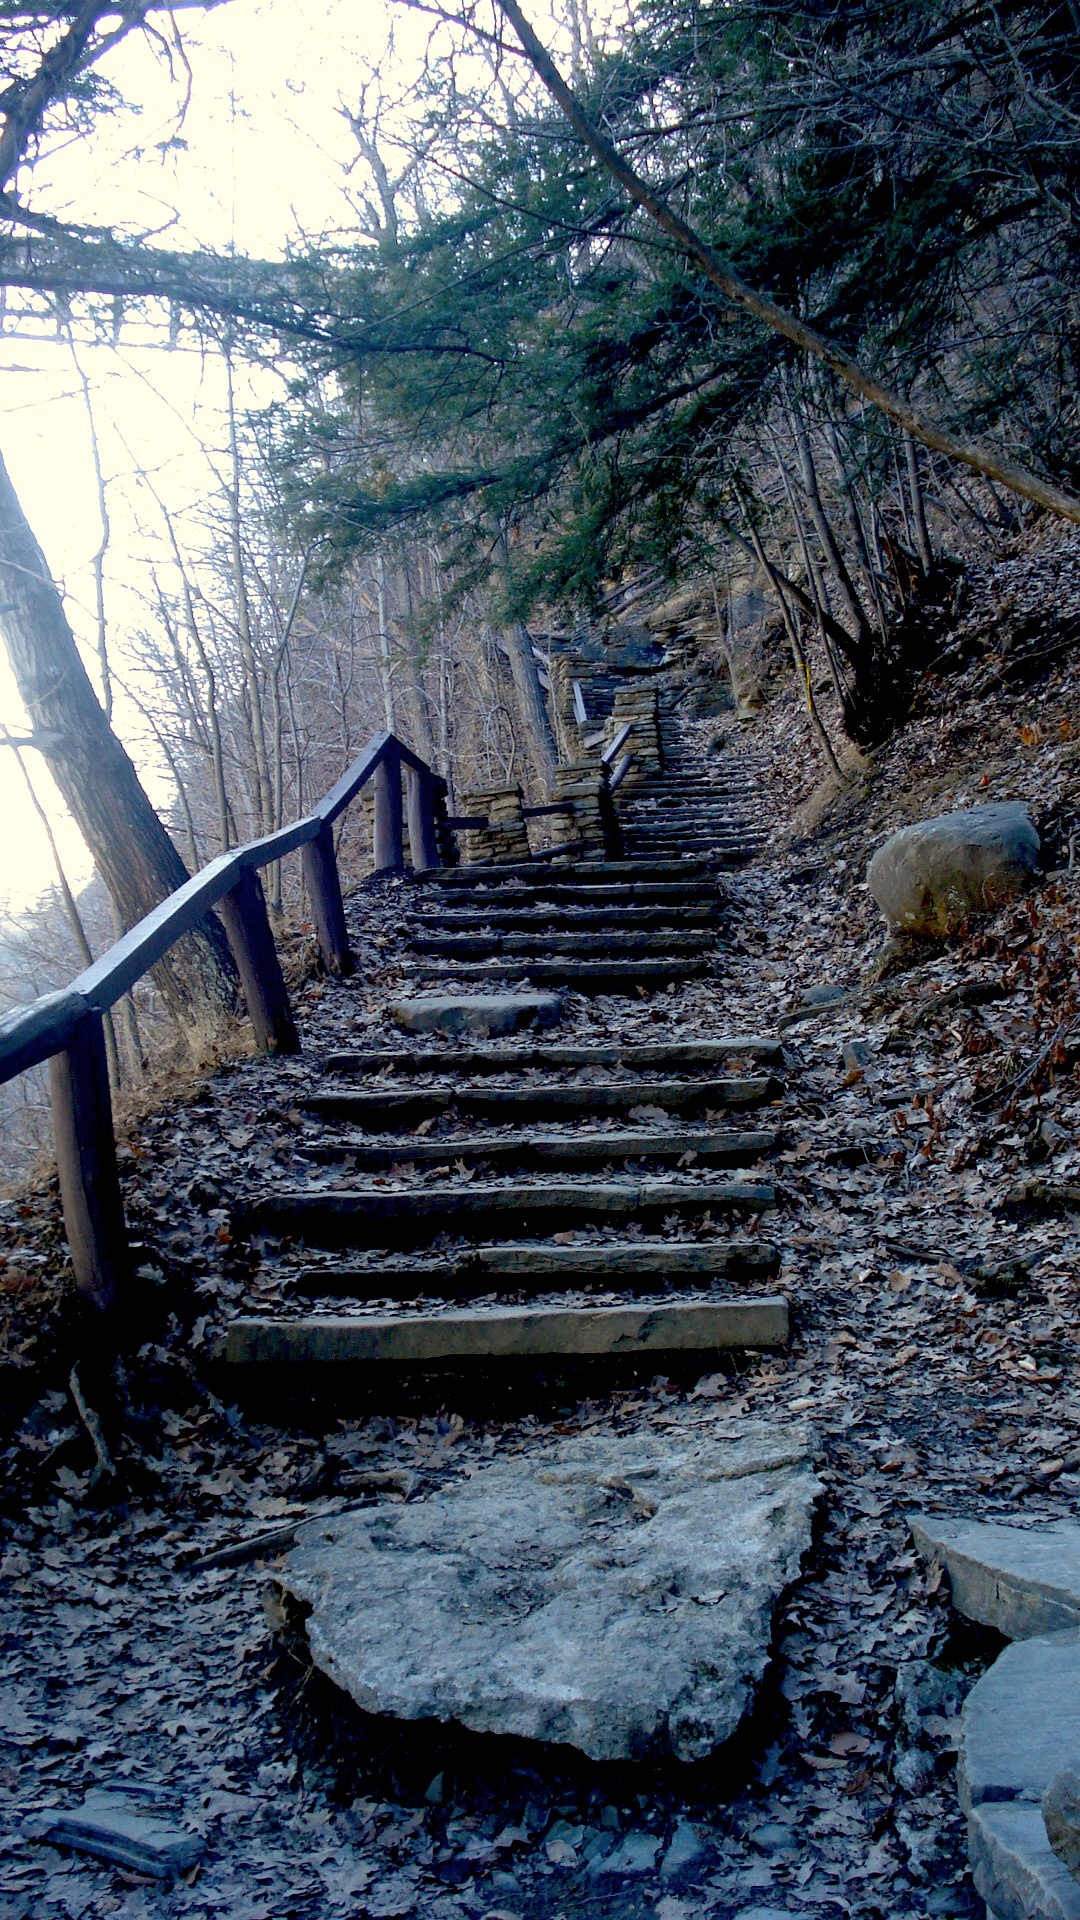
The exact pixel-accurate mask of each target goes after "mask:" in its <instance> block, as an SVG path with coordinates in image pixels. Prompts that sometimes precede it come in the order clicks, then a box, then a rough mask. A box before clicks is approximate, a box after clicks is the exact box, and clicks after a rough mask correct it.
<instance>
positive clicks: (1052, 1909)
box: [968, 1801, 1080, 1920]
mask: <svg viewBox="0 0 1080 1920" xmlns="http://www.w3.org/2000/svg"><path fill="white" fill-rule="evenodd" d="M968 1853H969V1855H970V1857H971V1874H972V1878H973V1880H974V1882H975V1885H976V1887H977V1888H978V1891H979V1893H980V1894H981V1895H982V1897H983V1899H984V1900H985V1901H986V1905H987V1909H988V1911H989V1912H990V1913H992V1914H994V1915H995V1916H996V1920H1080V1886H1078V1885H1077V1883H1076V1881H1075V1880H1074V1879H1073V1877H1072V1874H1071V1873H1070V1872H1069V1870H1068V1868H1067V1867H1065V1866H1063V1865H1062V1863H1061V1861H1060V1860H1059V1859H1058V1858H1057V1856H1056V1854H1055V1853H1054V1852H1053V1850H1052V1849H1051V1846H1050V1842H1049V1840H1048V1839H1047V1837H1046V1829H1045V1827H1044V1825H1043V1817H1042V1814H1041V1812H1040V1810H1039V1808H1038V1807H1033V1806H1031V1805H1029V1804H1028V1803H1027V1802H1025V1801H996V1802H995V1801H987V1802H986V1803H985V1804H984V1805H983V1806H981V1807H975V1808H974V1809H973V1810H972V1812H971V1813H970V1814H969V1816H968Z"/></svg>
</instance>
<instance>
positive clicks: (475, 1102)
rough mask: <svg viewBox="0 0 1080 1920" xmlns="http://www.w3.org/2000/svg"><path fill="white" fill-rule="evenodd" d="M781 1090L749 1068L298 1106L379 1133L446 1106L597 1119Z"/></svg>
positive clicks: (379, 1094) (474, 1114)
mask: <svg viewBox="0 0 1080 1920" xmlns="http://www.w3.org/2000/svg"><path fill="white" fill-rule="evenodd" d="M781 1091H782V1089H781V1085H780V1082H779V1081H778V1080H776V1079H774V1078H773V1077H772V1076H771V1075H768V1076H764V1075H760V1076H759V1075H751V1074H747V1075H745V1076H733V1077H731V1078H725V1079H715V1080H712V1079H710V1080H635V1081H612V1082H610V1083H609V1084H608V1085H606V1086H605V1085H603V1084H601V1085H599V1086H598V1085H595V1084H590V1085H584V1086H582V1085H576V1086H563V1087H559V1086H544V1085H542V1084H541V1085H539V1086H537V1085H527V1086H518V1087H462V1086H445V1087H423V1088H412V1087H410V1088H408V1089H406V1090H404V1091H401V1092H399V1091H397V1089H395V1088H393V1087H387V1088H385V1089H384V1088H379V1089H378V1090H377V1091H374V1090H373V1091H370V1092H369V1091H368V1090H367V1089H366V1088H365V1089H363V1090H361V1089H359V1088H352V1087H342V1088H340V1089H335V1091H334V1092H332V1093H313V1094H309V1095H308V1096H307V1098H306V1099H305V1100H304V1101H303V1102H302V1104H303V1106H304V1107H305V1108H306V1109H307V1111H308V1112H309V1113H315V1114H318V1115H319V1116H320V1118H321V1119H324V1120H351V1121H352V1122H353V1124H354V1125H355V1126H363V1127H366V1128H367V1129H368V1130H369V1131H370V1132H373V1133H381V1132H385V1131H386V1130H387V1129H388V1128H393V1127H408V1126H416V1125H417V1124H418V1123H419V1122H420V1121H421V1120H430V1119H432V1118H435V1117H437V1116H438V1115H439V1114H440V1113H448V1112H450V1111H454V1112H455V1113H457V1114H458V1115H459V1116H460V1117H461V1118H462V1119H469V1120H496V1121H502V1122H503V1123H504V1124H509V1123H512V1122H513V1121H515V1120H524V1121H530V1120H562V1119H565V1118H571V1117H574V1116H577V1115H579V1114H583V1115H585V1116H586V1117H587V1118H589V1119H594V1120H596V1119H600V1118H601V1117H602V1116H605V1115H613V1114H617V1113H629V1112H630V1110H631V1108H633V1107H663V1109H664V1111H665V1112H666V1113H684V1112H688V1111H690V1110H691V1109H696V1110H697V1111H699V1112H716V1111H719V1110H721V1109H724V1108H731V1107H756V1106H761V1105H763V1104H764V1103H765V1102H766V1101H769V1100H776V1099H778V1098H779V1096H780V1094H781Z"/></svg>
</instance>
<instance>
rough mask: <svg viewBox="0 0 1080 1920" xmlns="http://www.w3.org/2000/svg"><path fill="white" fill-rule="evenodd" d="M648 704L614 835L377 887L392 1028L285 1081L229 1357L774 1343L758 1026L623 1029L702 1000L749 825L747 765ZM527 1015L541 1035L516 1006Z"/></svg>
mask: <svg viewBox="0 0 1080 1920" xmlns="http://www.w3.org/2000/svg"><path fill="white" fill-rule="evenodd" d="M661 727H662V735H663V749H664V762H665V764H664V771H663V772H662V773H661V774H658V775H656V776H655V777H653V776H650V778H649V779H648V780H647V781H646V783H645V784H644V785H643V786H640V787H638V788H637V789H636V790H635V791H634V792H633V795H632V798H631V799H630V801H629V804H628V805H627V807H626V810H625V815H624V818H625V820H626V829H627V836H628V838H629V839H630V841H631V843H632V848H633V851H632V853H631V855H630V857H628V858H624V859H621V860H610V859H601V858H597V859H587V858H562V859H558V858H556V859H550V858H549V859H547V860H541V859H534V860H530V861H528V862H510V863H505V864H488V865H473V866H462V867H457V868H448V869H438V870H436V871H432V872H429V873H427V874H424V875H421V876H418V877H409V878H407V879H406V880H405V881H404V883H403V884H402V888H401V895H400V899H401V907H402V912H401V915H400V920H399V927H398V935H399V940H400V949H399V952H400V962H401V967H402V970H403V972H404V976H405V981H406V986H407V991H406V993H405V995H404V996H402V997H400V998H399V999H398V1000H397V1001H396V1002H395V1003H394V1004H393V1005H392V1007H391V1008H390V1009H389V1011H390V1012H391V1014H392V1015H393V1016H394V1018H395V1020H396V1022H397V1025H398V1027H399V1029H400V1028H404V1029H405V1031H406V1032H407V1033H408V1034H409V1035H410V1037H409V1039H408V1040H404V1039H402V1040H400V1041H398V1042H397V1043H395V1044H392V1045H378V1046H370V1045H365V1046H353V1047H350V1046H349V1045H348V1044H344V1042H347V1038H348V1036H347V1034H346V1035H343V1036H342V1038H343V1044H342V1045H341V1046H340V1047H339V1048H337V1049H336V1050H334V1051H331V1052H330V1053H328V1054H327V1055H326V1057H325V1059H324V1061H323V1071H322V1073H321V1076H320V1080H319V1084H318V1085H316V1086H315V1087H313V1088H312V1089H311V1090H309V1091H308V1092H307V1093H306V1095H305V1097H304V1099H303V1101H302V1107H303V1113H304V1128H303V1134H302V1139H301V1147H300V1150H301V1155H302V1164H303V1165H304V1167H305V1168H306V1169H307V1171H306V1173H305V1176H304V1178H303V1179H301V1180H299V1181H290V1182H283V1183H282V1184H281V1185H280V1186H278V1187H277V1188H276V1189H275V1190H274V1191H271V1192H266V1193H264V1194H261V1195H259V1196H257V1197H255V1198H253V1199H252V1200H251V1201H250V1203H248V1204H246V1205H245V1206H243V1207H242V1208H240V1209H238V1211H237V1214H236V1218H235V1221H234V1229H235V1232H236V1234H237V1236H238V1237H239V1238H240V1239H241V1241H243V1240H246V1241H247V1242H248V1243H249V1245H250V1246H251V1247H252V1249H256V1248H260V1249H261V1250H262V1259H263V1268H262V1278H261V1279H260V1278H259V1277H256V1279H255V1280H254V1282H253V1284H252V1286H251V1288H250V1290H249V1295H248V1300H247V1302H246V1303H245V1307H244V1310H243V1311H241V1312H240V1313H238V1314H237V1316H236V1317H235V1318H234V1319H233V1320H232V1322H231V1323H230V1325H229V1328H228V1331H227V1335H226V1342H225V1358H226V1362H227V1366H228V1367H229V1369H230V1370H231V1371H232V1372H233V1374H234V1375H236V1376H241V1377H243V1378H245V1379H247V1380H249V1381H253V1380H256V1379H263V1380H268V1381H274V1382H277V1381H279V1380H280V1381H281V1382H282V1383H283V1384H285V1385H286V1386H287V1385H288V1383H289V1382H290V1381H291V1382H294V1383H295V1382H298V1381H299V1380H300V1379H301V1378H307V1379H308V1380H310V1379H314V1380H316V1381H318V1382H321V1383H324V1384H328V1383H330V1382H331V1381H333V1382H334V1383H335V1384H337V1383H345V1382H351V1381H353V1380H356V1381H364V1382H368V1381H370V1380H372V1379H375V1378H382V1379H386V1378H388V1377H390V1376H391V1375H396V1374H398V1373H400V1372H401V1371H402V1370H404V1371H405V1372H410V1371H411V1372H412V1373H413V1374H414V1375H415V1374H417V1373H419V1374H420V1375H421V1377H426V1375H427V1373H428V1372H430V1371H431V1370H438V1369H439V1368H445V1367H446V1366H447V1365H452V1366H461V1365H467V1366H475V1365H477V1364H479V1365H480V1366H481V1368H483V1366H484V1364H485V1363H491V1362H493V1361H496V1360H498V1361H499V1362H500V1363H512V1362H514V1361H515V1360H528V1361H529V1362H530V1363H533V1364H536V1363H545V1364H548V1363H553V1364H555V1365H556V1366H558V1365H561V1364H562V1363H564V1362H570V1361H574V1362H580V1361H590V1362H591V1361H596V1360H600V1359H608V1360H610V1359H612V1358H615V1357H621V1356H633V1355H649V1356H661V1355H668V1356H672V1355H675V1354H678V1353H687V1352H694V1353H698V1354H702V1353H707V1352H718V1351H720V1350H722V1349H728V1350H733V1349H734V1350H741V1349H754V1348H764V1347H770V1346H776V1345H782V1344H783V1343H784V1342H785V1341H786V1339H787V1334H788V1308H787V1302H786V1300H785V1299H784V1298H782V1297H781V1296H779V1295H777V1294H775V1293H774V1292H771V1291H768V1290H767V1288H768V1284H769V1282H770V1281H771V1280H772V1277H773V1276H774V1275H775V1273H776V1271H777V1269H778V1267H779V1254H778V1251H777V1248H776V1245H775V1244H774V1242H773V1240H772V1239H771V1237H770V1235H769V1233H768V1230H767V1225H766V1222H767V1220H768V1217H769V1214H770V1212H771V1210H772V1209H773V1207H774V1205H775V1193H774V1189H773V1187H772V1185H771V1184H770V1183H769V1181H768V1179H767V1178H766V1177H765V1176H764V1168H763V1162H765V1161H766V1160H767V1158H768V1156H769V1154H770V1153H771V1152H772V1151H773V1150H774V1149H775V1148H776V1146H777V1144H778V1141H779V1133H778V1127H777V1121H778V1118H779V1115H778V1112H777V1109H778V1106H779V1104H780V1103H781V1101H782V1094H783V1089H782V1085H781V1082H780V1080H779V1078H778V1072H779V1069H780V1068H781V1067H782V1064H783V1056H782V1051H781V1046H780V1043H779V1041H777V1040H774V1039H771V1038H756V1037H743V1036H738V1035H736V1036H728V1035H724V1034H723V1033H722V1031H720V1032H719V1033H718V1032H717V1027H716V1024H715V1021H713V1022H711V1023H709V1025H708V1026H707V1028H706V1031H711V1033H712V1034H713V1035H714V1036H716V1037H706V1038H700V1039H698V1038H694V1039H685V1038H672V1037H668V1036H667V1035H666V1034H665V1033H664V1031H663V1013H662V1011H661V1009H660V1008H659V1007H658V1008H657V1013H658V1015H659V1017H660V1020H661V1027H660V1030H659V1031H657V1032H656V1034H655V1037H649V1038H644V1037H642V1021H641V1009H642V1002H643V1001H647V1000H648V999H649V998H650V996H652V995H653V994H656V993H662V994H663V995H665V997H666V998H667V1000H668V1001H669V1002H670V1000H671V996H673V995H674V996H678V995H679V994H680V993H682V992H683V990H684V989H690V990H694V989H696V990H697V991H698V992H699V993H704V994H706V995H708V996H709V999H710V1001H711V1004H713V1005H717V1004H719V1002H720V997H721V993H722V985H721V983H722V979H723V945H722V942H723V929H724V924H725V916H726V915H727V913H728V912H729V911H730V904H729V901H728V898H727V895H726V893H725V889H724V883H723V880H722V878H721V873H720V868H721V866H725V867H727V866H733V865H735V864H737V863H739V862H740V861H742V860H744V859H746V858H747V857H749V855H750V854H751V853H752V850H753V841H752V835H751V829H750V825H749V804H750V799H749V782H747V781H742V782H739V781H734V782H732V781H729V782H727V783H725V781H724V780H723V779H721V778H717V777H716V776H715V775H713V774H710V773H704V772H702V771H701V770H700V769H699V768H697V767H696V766H695V764H694V761H693V757H692V753H691V751H690V749H689V748H688V747H687V746H686V744H685V743H684V741H683V739H682V735H681V730H680V728H679V725H678V721H677V718H676V717H675V716H674V715H673V714H672V713H671V712H670V711H668V712H665V713H662V715H661ZM714 979H715V981H716V983H717V985H716V991H715V994H713V993H712V992H711V989H710V983H711V981H713V980H714ZM548 1022H552V1023H554V1022H558V1023H559V1024H560V1025H561V1026H562V1027H563V1029H564V1034H565V1037H563V1036H560V1037H552V1038H547V1037H543V1038H541V1037H537V1036H535V1034H533V1033H526V1032H523V1031H521V1028H522V1027H523V1026H534V1027H535V1025H536V1024H547V1023H548ZM567 1029H570V1030H571V1031H567ZM493 1036H499V1037H493ZM267 1278H268V1279H269V1285H268V1286H267V1285H266V1284H264V1282H265V1281H266V1280H267ZM267 1292H268V1293H269V1296H270V1298H271V1300H272V1302H273V1310H272V1311H270V1312H267V1311H264V1310H262V1308H261V1306H260V1301H261V1300H262V1299H264V1297H265V1295H266V1294H267Z"/></svg>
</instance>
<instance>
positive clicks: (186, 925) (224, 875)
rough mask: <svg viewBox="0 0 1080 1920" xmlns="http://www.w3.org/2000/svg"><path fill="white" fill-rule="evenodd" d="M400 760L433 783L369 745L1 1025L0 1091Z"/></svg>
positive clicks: (414, 764)
mask: <svg viewBox="0 0 1080 1920" xmlns="http://www.w3.org/2000/svg"><path fill="white" fill-rule="evenodd" d="M395 754H396V755H397V757H398V758H399V760H400V762H401V765H402V766H403V767H411V768H412V769H413V770H414V772H417V773H419V774H422V775H427V777H428V779H429V780H432V781H434V780H436V779H437V777H438V776H437V775H435V774H433V773H432V770H431V768H430V767H428V766H427V765H426V764H425V763H424V761H423V760H421V759H419V758H418V756H417V755H416V754H415V753H413V752H412V750H411V748H409V747H407V746H406V745H405V743H404V741H401V740H398V739H397V738H396V736H395V735H394V734H392V733H378V734H376V735H375V736H374V738H373V739H372V740H369V742H368V744H367V746H366V747H365V748H364V751H363V753H362V754H360V755H359V756H358V757H357V759H355V760H354V761H353V763H352V765H351V766H350V767H349V768H348V770H347V772H346V773H344V774H343V775H342V777H341V779H340V780H339V781H338V782H337V784H336V785H335V786H333V787H331V789H330V792H329V793H328V794H327V795H326V797H325V798H324V799H323V800H321V801H320V802H319V804H318V806H317V807H315V808H313V810H312V812H311V813H309V814H307V815H306V816H305V817H304V819H302V820H294V821H293V822H292V823H291V825H289V826H287V827H280V828H279V829H278V831H277V832H276V833H268V834H266V835H265V837H264V838H262V839H260V840H249V841H247V842H246V843H245V845H244V846H242V847H234V848H233V849H232V851H231V852H230V853H222V854H219V855H218V857H217V859H216V860H211V861H210V862H209V863H208V865H207V866H205V867H201V868H200V869H199V871H198V873H196V874H194V875H193V876H192V878H191V879H190V880H188V881H186V882H185V883H184V885H183V886H182V887H178V888H177V889H176V892H175V893H171V894H169V896H168V898H167V899H166V900H163V901H162V902H161V904H160V906H157V907H154V908H153V909H152V910H151V911H150V912H149V913H148V914H145V915H144V916H143V918H142V919H141V920H140V921H138V922H137V924H136V925H135V926H134V927H132V928H131V929H130V931H129V932H128V933H125V934H122V935H121V937H120V939H119V940H117V941H116V942H115V944H114V945H113V946H111V947H109V948H108V949H107V951H106V952H105V953H103V954H102V955H101V957H100V959H97V960H95V961H93V962H92V964H91V965H90V966H89V967H87V968H85V970H84V971H83V972H82V973H80V974H79V975H77V977H76V978H75V979H74V980H73V981H72V982H71V984H70V986H68V987H64V988H62V989H61V990H60V992H59V993H50V994H44V995H43V996H42V997H41V999H39V1000H35V1001H33V1002H32V1003H31V1004H30V1005H29V1006H28V1007H16V1008H14V1009H13V1010H12V1011H11V1012H10V1013H8V1014H6V1015H4V1017H3V1018H2V1019H0V1086H2V1085H3V1084H4V1082H5V1081H7V1080H13V1079H15V1077H16V1076H17V1075H18V1074H20V1073H25V1072H26V1071H27V1070H28V1069H29V1068H30V1067H32V1066H39V1065H40V1064H41V1062H42V1061H43V1060H47V1059H48V1058H49V1056H50V1054H52V1053H58V1052H60V1051H61V1050H62V1048H63V1047H64V1045H65V1044H66V1040H67V1037H68V1036H69V1034H70V1032H71V1029H72V1026H73V1024H75V1023H77V1021H78V1020H79V1019H80V1018H81V1016H82V1015H83V1014H85V1013H86V1012H87V1010H88V1009H90V1010H93V1011H95V1012H98V1013H104V1012H105V1011H106V1010H107V1009H108V1008H109V1007H112V1006H115V1004H116V1002H117V1001H118V1000H120V999H121V998H122V997H123V995H124V994H125V993H128V992H129V991H130V989H131V988H132V987H133V986H134V985H135V982H136V981H137V980H141V979H142V977H143V975H144V974H146V973H149V971H150V969H151V968H152V967H154V966H156V965H157V963H158V961H159V960H161V959H163V958H164V956H165V955H166V954H167V953H168V952H169V949H170V948H171V947H174V946H175V945H176V942H177V941H178V940H181V939H182V938H183V936H184V934H185V933H190V932H191V931H192V929H193V928H194V927H197V926H198V924H199V922H200V920H204V919H205V918H206V915H207V914H208V913H209V912H210V911H211V910H212V908H214V907H216V906H217V905H218V904H219V902H220V901H221V900H223V899H224V898H225V895H226V894H228V893H231V892H232V891H233V889H234V888H235V887H236V885H237V883H238V882H239V880H240V877H241V875H242V874H243V873H244V872H245V871H251V870H253V869H258V868H259V867H267V866H269V865H270V864H271V862H272V861H274V860H282V859H284V857H285V855H286V854H287V853H295V852H296V851H297V849H298V848H301V847H305V846H308V845H309V844H310V843H311V842H313V841H316V840H318V839H319V837H320V835H321V834H322V833H323V832H324V830H325V828H326V827H328V826H330V825H331V824H332V823H333V821H335V820H336V819H337V818H338V816H339V814H341V813H343V812H344V810H345V808H346V807H347V806H348V805H349V802H350V801H351V800H353V799H355V797H356V795H357V793H358V792H359V791H360V789H361V787H363V786H365V785H366V784H367V782H368V781H369V780H371V779H372V778H373V776H374V775H375V773H376V771H377V770H378V768H379V767H380V766H381V765H382V764H383V763H384V761H386V760H387V759H388V758H389V757H393V756H394V755H395Z"/></svg>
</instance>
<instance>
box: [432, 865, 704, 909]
mask: <svg viewBox="0 0 1080 1920" xmlns="http://www.w3.org/2000/svg"><path fill="white" fill-rule="evenodd" d="M453 897H454V896H452V895H445V894H444V895H441V896H436V895H433V896H432V899H436V898H444V899H445V898H453ZM463 897H465V898H468V897H469V896H467V895H466V896H463ZM472 898H473V899H474V900H475V902H476V904H477V906H478V907H479V906H484V907H486V906H488V905H491V906H499V905H504V904H505V905H506V906H514V907H517V908H519V909H521V908H530V907H533V908H534V907H537V906H539V905H540V903H542V902H543V903H550V904H551V905H552V906H568V907H617V906H624V905H625V906H630V907H633V906H690V907H708V906H723V905H724V904H726V901H727V894H726V892H725V891H724V889H723V887H722V886H720V885H718V883H717V881H716V879H715V878H714V877H713V876H712V871H711V870H710V876H709V877H707V878H705V879H702V880H689V881H685V882H683V881H675V880H656V881H653V882H651V883H647V882H645V881H638V882H636V884H633V885H627V886H620V885H617V884H616V883H615V882H614V881H611V882H609V884H608V885H607V886H602V887H592V886H576V885H571V884H570V883H568V882H566V881H563V880H555V879H552V880H537V881H535V882H532V883H531V884H530V885H529V886H524V885H519V886H515V887H513V888H510V887H508V888H507V889H506V890H505V892H504V891H503V890H502V889H501V888H492V889H491V890H490V892H479V893H477V894H475V895H473V896H472ZM413 904H414V902H413V900H411V899H410V901H409V905H410V906H411V905H413Z"/></svg>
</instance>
